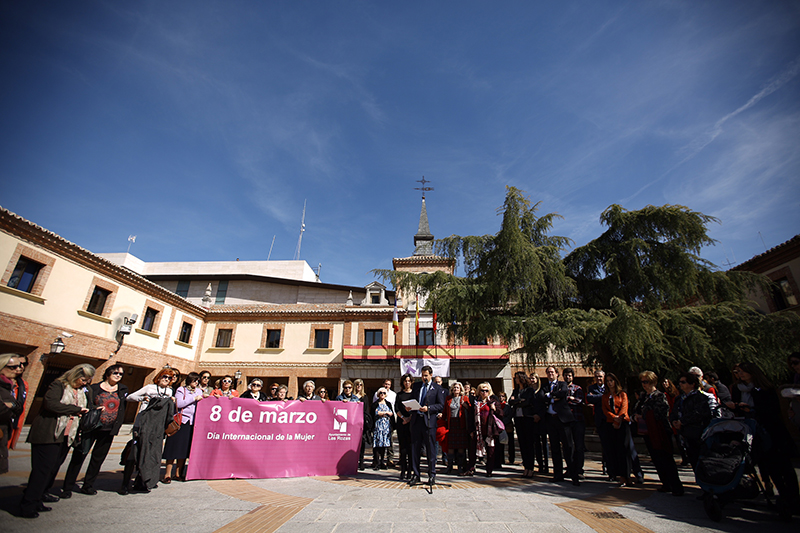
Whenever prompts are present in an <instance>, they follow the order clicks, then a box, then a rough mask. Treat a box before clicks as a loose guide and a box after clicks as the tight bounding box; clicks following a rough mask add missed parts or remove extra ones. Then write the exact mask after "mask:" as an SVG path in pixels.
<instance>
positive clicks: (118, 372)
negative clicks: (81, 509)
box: [61, 364, 128, 498]
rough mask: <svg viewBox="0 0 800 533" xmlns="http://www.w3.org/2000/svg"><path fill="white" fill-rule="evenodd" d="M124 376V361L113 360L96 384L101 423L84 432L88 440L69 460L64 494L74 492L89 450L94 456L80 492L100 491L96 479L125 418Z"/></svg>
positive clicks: (67, 496) (125, 392) (95, 392)
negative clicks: (100, 409)
mask: <svg viewBox="0 0 800 533" xmlns="http://www.w3.org/2000/svg"><path fill="white" fill-rule="evenodd" d="M123 376H125V369H124V368H123V367H122V366H121V365H115V364H112V365H111V366H109V367H108V368H106V370H105V372H103V381H101V382H100V383H95V384H93V385H92V387H91V388H92V394H93V395H94V406H95V407H102V408H103V409H102V411H101V413H100V423H101V425H100V427H98V428H97V429H95V430H94V431H92V432H90V433H89V434H88V435H84V436H83V439H84V441H85V442H84V443H83V444H82V445H81V446H77V447H75V448H74V450H73V451H72V459H70V461H69V466H68V467H67V473H66V475H65V476H64V487H63V488H62V489H61V497H62V498H69V497H71V496H72V489H73V487H74V485H75V481H76V480H77V479H78V474H79V473H80V471H81V466H83V461H84V460H85V459H86V456H87V455H88V454H89V450H91V451H92V458H91V459H90V460H89V466H88V467H87V468H86V475H85V476H84V478H83V485H82V486H81V489H80V492H81V493H83V494H87V495H89V496H94V495H95V494H97V491H96V490H95V489H94V488H93V486H94V482H95V480H96V479H97V476H98V475H99V474H100V468H101V467H102V466H103V461H105V459H106V456H107V455H108V450H110V449H111V444H112V442H113V441H114V437H115V436H116V435H117V434H118V433H119V428H120V427H121V426H122V423H123V421H124V419H125V406H126V402H127V396H128V387H127V386H125V385H123V384H122V383H120V381H121V380H122V378H123ZM92 445H94V448H92Z"/></svg>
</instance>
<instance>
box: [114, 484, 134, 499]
mask: <svg viewBox="0 0 800 533" xmlns="http://www.w3.org/2000/svg"><path fill="white" fill-rule="evenodd" d="M130 491H131V489H130V487H128V484H127V483H126V484H125V485H123V486H122V487H120V489H119V490H118V491H117V494H119V495H120V496H127V495H128V493H129V492H130Z"/></svg>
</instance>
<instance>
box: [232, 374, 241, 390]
mask: <svg viewBox="0 0 800 533" xmlns="http://www.w3.org/2000/svg"><path fill="white" fill-rule="evenodd" d="M240 379H242V371H241V370H237V371H236V372H234V373H233V388H234V389H238V388H239V380H240Z"/></svg>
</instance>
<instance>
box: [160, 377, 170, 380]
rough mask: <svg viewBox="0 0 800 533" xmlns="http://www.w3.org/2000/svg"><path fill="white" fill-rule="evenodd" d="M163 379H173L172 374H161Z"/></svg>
mask: <svg viewBox="0 0 800 533" xmlns="http://www.w3.org/2000/svg"><path fill="white" fill-rule="evenodd" d="M161 379H169V380H171V379H172V376H161Z"/></svg>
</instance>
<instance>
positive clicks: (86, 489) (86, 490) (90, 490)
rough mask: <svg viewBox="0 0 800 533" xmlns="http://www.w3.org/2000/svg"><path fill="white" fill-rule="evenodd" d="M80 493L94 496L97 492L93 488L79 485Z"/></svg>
mask: <svg viewBox="0 0 800 533" xmlns="http://www.w3.org/2000/svg"><path fill="white" fill-rule="evenodd" d="M81 494H86V495H87V496H94V495H95V494H97V491H96V490H94V489H93V488H92V487H81Z"/></svg>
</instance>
